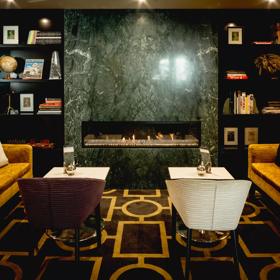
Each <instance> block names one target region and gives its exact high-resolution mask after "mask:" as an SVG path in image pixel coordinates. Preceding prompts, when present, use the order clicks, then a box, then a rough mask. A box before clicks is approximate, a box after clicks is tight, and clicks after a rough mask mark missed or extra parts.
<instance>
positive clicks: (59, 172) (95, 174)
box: [44, 167, 110, 180]
mask: <svg viewBox="0 0 280 280" xmlns="http://www.w3.org/2000/svg"><path fill="white" fill-rule="evenodd" d="M109 170H110V168H109V167H77V168H76V170H75V174H74V175H71V176H69V175H67V174H65V173H63V167H53V168H52V169H51V170H50V171H49V172H48V173H47V174H46V175H45V176H44V178H93V179H101V180H105V179H106V177H107V175H108V173H109Z"/></svg>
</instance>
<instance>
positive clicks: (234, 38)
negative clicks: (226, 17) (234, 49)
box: [228, 27, 242, 45]
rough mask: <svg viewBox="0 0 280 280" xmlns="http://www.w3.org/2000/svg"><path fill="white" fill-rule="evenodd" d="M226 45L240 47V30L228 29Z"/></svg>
mask: <svg viewBox="0 0 280 280" xmlns="http://www.w3.org/2000/svg"><path fill="white" fill-rule="evenodd" d="M228 44H229V45H242V28H241V27H228Z"/></svg>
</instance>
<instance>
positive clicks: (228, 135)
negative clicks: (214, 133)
mask: <svg viewBox="0 0 280 280" xmlns="http://www.w3.org/2000/svg"><path fill="white" fill-rule="evenodd" d="M224 145H226V146H229V145H238V128H237V127H225V128H224Z"/></svg>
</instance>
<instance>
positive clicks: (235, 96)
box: [233, 90, 237, 115]
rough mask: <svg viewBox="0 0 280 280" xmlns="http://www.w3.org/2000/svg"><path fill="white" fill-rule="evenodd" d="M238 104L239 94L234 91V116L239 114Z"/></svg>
mask: <svg viewBox="0 0 280 280" xmlns="http://www.w3.org/2000/svg"><path fill="white" fill-rule="evenodd" d="M236 103H237V93H236V90H235V91H234V94H233V114H235V115H236V114H237V107H236Z"/></svg>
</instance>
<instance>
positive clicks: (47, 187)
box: [18, 178, 105, 229]
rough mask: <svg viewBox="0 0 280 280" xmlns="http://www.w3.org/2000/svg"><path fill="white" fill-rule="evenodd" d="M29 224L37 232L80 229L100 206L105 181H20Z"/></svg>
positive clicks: (61, 179)
mask: <svg viewBox="0 0 280 280" xmlns="http://www.w3.org/2000/svg"><path fill="white" fill-rule="evenodd" d="M18 184H19V189H20V193H21V195H22V200H23V204H24V207H25V211H26V215H27V218H28V220H29V222H30V223H31V224H32V225H33V226H34V227H38V228H44V229H46V228H52V229H64V228H77V227H80V225H81V224H82V222H83V221H84V220H85V219H86V218H87V217H88V216H89V215H90V214H91V213H94V210H95V208H96V206H97V205H98V204H99V203H100V200H101V197H102V193H103V190H104V187H105V181H104V180H99V179H90V178H30V179H19V180H18Z"/></svg>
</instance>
